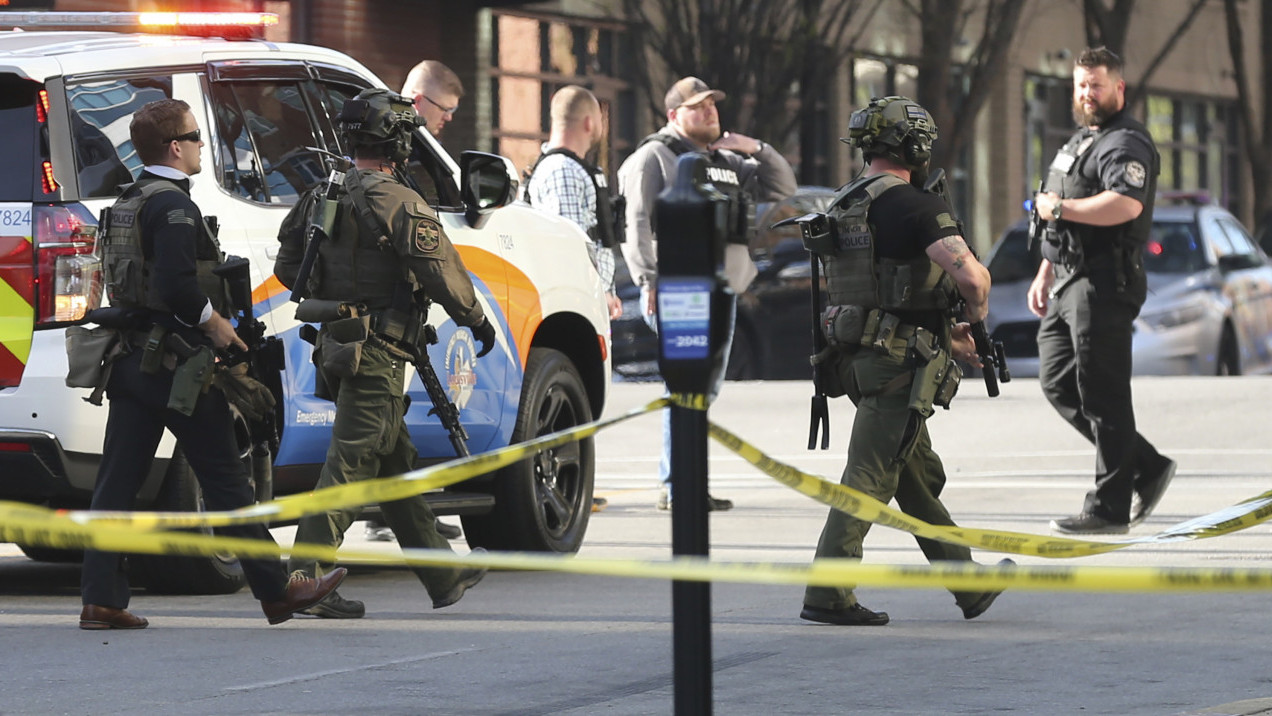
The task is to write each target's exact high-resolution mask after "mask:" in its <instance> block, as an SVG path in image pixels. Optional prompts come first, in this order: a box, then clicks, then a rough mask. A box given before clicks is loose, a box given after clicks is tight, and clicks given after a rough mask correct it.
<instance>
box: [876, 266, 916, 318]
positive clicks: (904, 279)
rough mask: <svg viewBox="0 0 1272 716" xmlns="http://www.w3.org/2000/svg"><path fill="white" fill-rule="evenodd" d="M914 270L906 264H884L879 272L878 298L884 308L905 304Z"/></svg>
mask: <svg viewBox="0 0 1272 716" xmlns="http://www.w3.org/2000/svg"><path fill="white" fill-rule="evenodd" d="M913 273H914V271H913V270H912V269H911V267H910V266H909V265H908V264H900V265H898V264H892V265H887V264H884V265H883V266H882V267H881V270H880V272H879V274H880V275H879V299H880V301H882V302H883V306H884V308H887V307H901V306H905V305H906V304H907V303H908V302H909V300H910V290H911V285H910V282H911V281H912V280H913Z"/></svg>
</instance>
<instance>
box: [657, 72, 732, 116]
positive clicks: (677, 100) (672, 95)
mask: <svg viewBox="0 0 1272 716" xmlns="http://www.w3.org/2000/svg"><path fill="white" fill-rule="evenodd" d="M707 97H711V98H712V99H714V100H715V101H717V102H719V101H720V100H722V99H724V93H723V92H721V91H720V90H713V89H711V88H710V87H708V86H707V83H706V82H703V81H702V80H700V79H698V78H697V77H684V78H681V79H679V80H677V81H676V84H674V85H672V86H671V89H669V90H667V96H666V97H665V98H664V100H663V101H664V103H665V104H666V105H667V111H668V112H670V111H671V110H673V109H676V108H678V107H683V106H685V105H687V104H697V103H699V102H701V101H702V100H704V99H706V98H707Z"/></svg>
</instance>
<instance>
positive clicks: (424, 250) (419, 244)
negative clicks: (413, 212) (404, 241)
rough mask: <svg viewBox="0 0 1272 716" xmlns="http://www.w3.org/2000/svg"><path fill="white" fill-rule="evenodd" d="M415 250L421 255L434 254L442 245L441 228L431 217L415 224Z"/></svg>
mask: <svg viewBox="0 0 1272 716" xmlns="http://www.w3.org/2000/svg"><path fill="white" fill-rule="evenodd" d="M413 234H414V236H415V250H416V251H418V252H420V253H421V254H435V253H437V250H438V249H439V248H441V245H442V226H441V224H438V223H437V220H436V219H433V218H432V217H424V218H422V219H418V220H416V222H415V230H414V232H413Z"/></svg>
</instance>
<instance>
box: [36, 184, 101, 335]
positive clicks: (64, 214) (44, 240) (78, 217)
mask: <svg viewBox="0 0 1272 716" xmlns="http://www.w3.org/2000/svg"><path fill="white" fill-rule="evenodd" d="M31 232H32V238H33V239H34V243H35V265H36V271H35V298H36V304H35V324H36V326H40V325H49V324H57V323H65V322H67V321H78V320H79V319H81V318H83V317H84V314H85V313H86V312H87V311H89V310H91V309H94V308H97V307H98V306H100V305H101V301H102V263H101V258H100V256H99V255H98V254H97V253H96V247H97V221H96V220H95V219H94V218H93V215H92V214H90V213H89V211H88V209H85V208H84V207H83V205H81V204H60V205H37V206H35V207H33V211H32V212H31Z"/></svg>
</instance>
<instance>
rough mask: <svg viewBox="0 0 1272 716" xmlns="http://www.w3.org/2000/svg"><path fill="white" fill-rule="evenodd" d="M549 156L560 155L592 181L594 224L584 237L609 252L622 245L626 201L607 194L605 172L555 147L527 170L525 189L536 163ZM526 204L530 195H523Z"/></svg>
mask: <svg viewBox="0 0 1272 716" xmlns="http://www.w3.org/2000/svg"><path fill="white" fill-rule="evenodd" d="M553 154H564V155H565V156H567V157H569V158H570V159H573V160H574V161H575V162H577V163H578V165H579V166H581V167H583V170H584V171H586V172H587V175H588V176H589V177H591V178H592V188H594V189H595V190H596V224H594V225H593V226H592V228H590V229H588V230H587V235H588V237H589V238H591V239H592V240H593V241H595V242H597V243H599V244H600V245H601V246H603V247H605V248H607V249H612V248H614V247H615V246H618V245H619V244H620V243H622V241H623V239H624V237H625V235H626V229H627V218H626V217H627V201H626V199H625V198H624V197H622V196H615V195H613V194H611V193H610V190H609V178H608V177H606V176H605V172H603V171H601V168H600V167H596V166H593V165H591V164H588V163H587V162H585V161H583V159H582V158H581V157H580V156H579V155H577V154H575V153H574V152H571V151H570V150H568V149H566V148H564V147H556V148H555V149H549V150H548V151H546V152H544V153H542V154H540V155H539V158H538V159H537V160H535V163H534V166H533V167H530V175H529V177H528V178H527V179H526V186H529V185H530V181H531V180H533V178H534V170H535V169H538V168H539V163H540V162H542V161H543V160H544V159H546V158H548V157H550V156H552V155H553ZM526 203H528V204H533V202H532V201H531V200H530V192H528V191H527V192H526Z"/></svg>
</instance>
